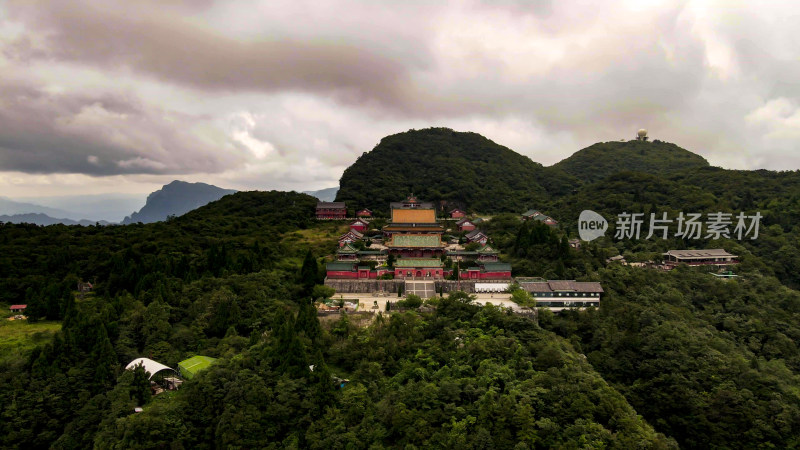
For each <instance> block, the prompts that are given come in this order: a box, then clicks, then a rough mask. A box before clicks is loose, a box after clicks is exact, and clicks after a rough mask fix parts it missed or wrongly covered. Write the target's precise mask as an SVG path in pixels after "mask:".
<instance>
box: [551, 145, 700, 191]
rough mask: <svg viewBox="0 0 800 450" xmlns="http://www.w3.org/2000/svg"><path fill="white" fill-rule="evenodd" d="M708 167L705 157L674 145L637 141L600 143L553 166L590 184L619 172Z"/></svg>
mask: <svg viewBox="0 0 800 450" xmlns="http://www.w3.org/2000/svg"><path fill="white" fill-rule="evenodd" d="M707 166H708V161H706V160H705V159H704V158H703V157H702V156H699V155H696V154H694V153H692V152H690V151H688V150H684V149H682V148H680V147H678V146H677V145H675V144H671V143H669V142H662V141H659V140H655V141H652V142H649V141H638V140H634V141H611V142H599V143H597V144H594V145H591V146H589V147H586V148H584V149H582V150H578V151H577V152H575V153H574V154H573V155H572V156H570V157H568V158H566V159H564V160H562V161H560V162H558V163H557V164H555V165H554V166H553V168H556V169H561V170H563V171H564V172H566V173H568V174H570V175H573V176H575V177H576V178H578V179H580V180H581V181H583V182H589V183H591V182H594V181H599V180H602V179H603V178H606V177H609V176H611V175H614V174H616V173H619V172H626V171H633V172H644V173H650V174H666V173H670V172H677V171H686V170H689V169H694V168H699V167H707Z"/></svg>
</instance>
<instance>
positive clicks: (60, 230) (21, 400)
mask: <svg viewBox="0 0 800 450" xmlns="http://www.w3.org/2000/svg"><path fill="white" fill-rule="evenodd" d="M598 145H600V144H598ZM636 145H647V146H651V147H646V148H645V155H643V156H642V155H640V156H641V158H640V159H643V160H644V162H645V163H646V164H643V165H641V164H640V165H639V167H633V168H632V167H628V166H629V165H630V164H629V163H624V162H620V161H619V160H618V159H619V158H618V155H617V154H614V153H613V152H609V153H602V154H599V155H598V156H596V157H594V163H595V164H596V165H597V166H599V167H608V168H610V169H609V170H614V171H615V172H613V175H614V176H612V177H610V178H609V177H607V178H605V179H603V180H601V181H597V182H594V183H592V182H590V180H587V181H586V182H585V183H579V182H577V180H576V179H575V178H572V175H568V174H567V173H566V169H565V168H563V167H560V166H557V167H551V168H543V167H541V166H539V165H537V164H535V163H532V162H531V161H530V160H529V159H527V158H525V157H523V156H520V155H517V154H515V153H514V152H512V151H511V150H508V149H506V148H505V147H501V146H499V145H497V144H494V143H492V142H491V141H488V140H486V139H484V138H482V137H480V136H479V135H477V134H473V133H455V132H453V131H451V130H444V129H431V130H422V131H411V132H408V133H401V134H400V135H394V136H390V137H387V138H385V139H384V140H383V141H382V142H381V144H379V146H378V147H376V150H373V151H372V152H370V153H367V154H365V155H364V156H362V158H361V159H360V160H359V162H357V163H356V164H354V166H353V167H351V168H350V169H348V172H346V174H345V175H346V176H344V177H343V180H345V179H349V180H350V181H349V182H347V183H343V185H342V188H343V189H344V187H345V185H349V186H350V187H351V188H354V187H356V186H357V185H358V183H362V184H363V186H361V187H358V188H357V189H354V190H352V191H351V194H352V193H353V192H355V193H358V195H360V196H361V197H358V199H357V198H347V197H345V198H344V199H346V200H347V201H348V202H356V203H355V204H351V205H350V207H351V208H353V207H360V206H367V207H370V208H371V209H376V210H377V209H380V208H385V207H386V205H387V204H388V202H389V201H395V200H397V199H399V198H402V197H403V196H404V195H407V194H408V193H409V192H410V191H411V190H413V191H414V193H415V194H417V195H418V196H419V197H421V198H424V199H426V200H427V199H430V200H439V201H448V202H451V203H453V202H464V205H463V206H466V207H467V208H468V209H475V210H479V211H484V210H485V211H495V212H497V211H503V210H506V211H512V212H514V213H502V212H501V213H498V214H494V216H493V217H492V219H491V220H490V221H488V222H486V223H484V224H483V225H482V227H483V228H484V230H485V231H486V232H487V234H488V235H489V236H491V239H492V241H493V242H492V246H493V247H494V248H496V249H497V250H498V251H500V252H501V257H502V260H503V261H507V262H510V263H511V264H512V267H513V274H514V275H515V276H532V277H545V278H548V279H574V280H578V281H598V282H600V283H601V285H602V287H603V289H604V293H603V296H602V300H601V304H600V305H601V306H600V308H598V309H587V310H583V311H567V312H564V313H562V314H559V315H554V314H553V313H551V312H550V311H549V310H544V309H543V310H540V311H539V316H538V321H537V320H533V319H532V318H529V317H522V316H518V315H515V314H512V313H511V312H509V311H505V310H501V309H499V308H497V307H493V306H486V307H482V306H479V305H477V304H475V303H474V302H473V301H472V299H471V298H470V297H469V296H468V295H466V294H464V293H453V294H452V295H450V296H445V297H443V298H438V299H434V300H432V301H430V302H429V303H428V304H427V306H428V307H429V309H430V310H428V311H426V312H420V311H408V312H394V313H393V314H392V315H391V316H384V315H381V316H377V317H376V318H375V319H374V320H373V321H371V322H368V323H367V322H365V325H363V326H356V325H355V322H356V319H355V318H351V316H347V315H342V316H333V317H326V318H325V319H324V320H322V321H320V320H319V319H318V318H317V315H316V312H315V310H314V308H313V307H312V306H311V302H310V298H309V297H310V295H312V293H313V292H315V289H314V287H315V285H317V284H319V283H320V282H321V281H322V273H321V271H322V262H323V261H324V260H325V259H326V258H327V259H328V260H329V259H330V256H331V255H332V253H333V252H334V251H335V249H336V245H337V243H336V239H337V237H338V236H339V234H340V233H341V232H342V229H343V228H346V225H345V224H343V223H341V222H318V221H316V220H314V219H313V215H314V206H315V204H316V202H317V199H316V198H314V197H311V196H309V195H304V194H298V193H287V192H275V191H273V192H239V193H236V194H233V195H229V196H226V197H223V198H222V199H220V200H218V201H216V202H213V203H210V204H208V205H206V206H204V207H201V208H199V209H197V210H195V211H192V212H189V213H187V214H186V215H184V216H181V217H178V218H173V219H170V220H167V221H165V222H159V223H152V224H136V225H127V226H110V227H98V226H88V227H79V226H64V225H53V226H48V227H40V226H35V225H25V224H9V223H0V304H2V305H10V304H19V303H26V304H27V305H28V310H27V311H26V314H28V315H29V317H30V320H29V321H28V322H23V321H19V322H14V323H13V324H12V323H9V324H4V325H3V326H0V329H3V330H5V334H4V336H5V337H4V339H2V340H3V342H2V344H3V346H2V347H3V348H2V350H3V351H2V355H0V356H2V357H0V383H2V385H3V389H2V390H0V418H2V420H0V447H2V448H50V447H53V448H93V447H97V448H228V447H238V448H281V447H291V448H459V449H460V448H519V449H524V448H626V449H627V448H678V447H683V448H758V447H766V448H796V447H798V446H800V439H798V436H800V394H798V393H799V392H800V292H798V290H797V289H798V288H799V287H800V275H798V274H800V240H798V239H797V234H798V233H800V226H798V225H797V224H798V223H799V222H798V219H800V172H796V171H795V172H773V171H730V170H724V169H719V168H712V167H707V166H706V165H705V164H702V165H701V164H699V163H698V164H697V165H696V167H688V168H685V169H683V170H672V169H668V170H660V169H658V167H660V166H659V165H658V163H657V161H659V157H657V156H655V155H650V154H649V153H647V152H648V151H649V150H651V149H653V148H656V147H658V146H669V144H663V143H657V142H654V143H648V144H636ZM643 148H644V147H643ZM436 149H440V150H439V151H436ZM579 153H580V152H579ZM679 153H680V152H676V154H679ZM392 155H394V156H392ZM481 155H483V156H481ZM440 157H441V158H442V159H439V158H440ZM582 157H583V156H582ZM375 158H377V160H373V159H375ZM404 158H405V159H404ZM448 158H449V159H448ZM697 158H699V157H691V156H690V157H689V159H691V160H693V161H695V162H697ZM662 159H663V158H662ZM365 160H366V161H367V162H366V163H365V162H364V161H365ZM376 161H377V162H376ZM409 161H410V162H409ZM468 161H469V163H468ZM498 161H501V162H498ZM446 162H449V164H446ZM623 166H624V167H625V168H622V167H623ZM667 166H668V167H669V165H667ZM387 167H388V168H387ZM401 167H411V168H413V171H412V172H413V173H412V172H409V171H408V170H406V171H404V172H403V171H400V168H401ZM633 169H636V170H633ZM657 169H658V170H657ZM648 172H652V173H648ZM370 174H373V175H375V174H378V175H380V176H372V177H370V176H369V175H370ZM437 174H438V176H437ZM348 177H349V178H348ZM498 178H499V179H500V182H499V183H500V184H499V185H498V184H497V183H495V179H498ZM461 179H468V180H469V183H468V184H460V183H462V181H459V180H461ZM403 183H411V185H403ZM415 183H419V184H415ZM379 185H380V186H383V189H381V188H379V187H377V186H379ZM430 186H434V187H430ZM498 186H500V187H499V188H498ZM525 186H533V188H531V190H530V191H526V190H525V189H524V188H525ZM455 187H457V190H453V189H455ZM390 188H391V189H395V190H394V191H391V192H388V191H387V190H388V189H390ZM446 189H450V190H449V191H448V190H446ZM504 190H505V191H504ZM462 191H463V193H462V194H461V195H462V197H455V196H456V195H457V194H458V193H459V192H462ZM506 191H507V192H506ZM387 192H388V193H387ZM351 194H347V195H351ZM343 195H344V194H343ZM359 199H360V200H359ZM454 199H455V200H454ZM359 201H363V202H364V203H363V204H358V203H357V202H359ZM529 202H534V203H533V204H532V205H531V206H534V205H536V206H537V207H538V205H544V206H545V207H546V213H547V214H550V215H552V216H553V217H555V218H556V219H557V220H559V227H557V228H551V227H548V226H546V225H543V224H541V223H539V222H522V221H520V219H519V215H518V214H519V210H520V207H519V206H520V205H525V204H527V203H529ZM493 208H496V209H493ZM583 209H591V210H594V211H597V212H599V213H601V214H603V215H604V216H605V217H606V218H608V219H609V222H611V225H612V230H611V231H610V233H611V234H610V235H609V234H607V236H606V237H604V238H600V239H597V240H595V241H592V242H590V243H584V245H583V246H582V248H581V249H579V250H576V249H573V248H571V247H570V246H569V245H568V239H569V238H572V237H575V235H576V233H577V229H576V219H577V216H578V214H579V213H580V211H581V210H583ZM623 211H626V212H641V213H645V214H649V213H661V212H667V213H669V214H670V215H671V216H672V217H674V215H675V214H677V213H678V212H680V211H683V212H687V213H689V212H692V213H695V212H696V213H703V214H706V213H709V212H716V211H722V212H731V213H736V212H739V211H743V212H746V213H748V214H752V213H754V212H756V211H758V212H760V213H761V214H762V215H763V217H764V218H763V220H762V225H761V231H760V235H759V238H758V239H756V240H743V241H738V240H736V239H730V238H724V239H708V238H702V239H699V240H692V241H688V240H683V239H679V238H674V237H671V238H669V239H667V240H662V239H656V238H651V239H645V238H644V236H643V237H642V238H640V239H624V240H615V239H613V238H611V235H613V231H614V230H613V220H614V217H615V216H616V215H617V214H619V213H620V212H623ZM692 247H695V248H703V247H706V248H718V247H721V248H725V249H727V250H728V251H730V252H732V253H735V254H737V255H739V259H740V260H741V264H739V265H738V266H736V267H735V269H734V270H735V272H736V273H737V274H738V275H739V276H740V277H739V278H738V279H734V280H730V281H722V280H719V279H717V278H715V277H713V276H711V274H709V273H708V270H706V269H703V268H688V267H682V268H678V269H676V270H673V271H670V272H664V271H660V270H655V269H649V268H639V267H632V266H624V265H620V264H617V263H613V264H608V263H607V262H606V259H607V258H608V257H609V256H613V255H617V254H623V255H625V256H626V258H628V260H629V261H647V260H658V258H660V255H661V253H663V252H664V251H665V250H667V249H671V248H673V249H674V248H692ZM78 280H84V281H86V280H88V281H92V283H93V284H94V291H93V293H92V294H89V295H85V296H79V295H77V293H76V292H75V287H76V283H77V281H78ZM317 292H319V289H318V290H317ZM496 295H497V294H495V296H496ZM337 297H338V295H337ZM345 298H346V297H345ZM1 316H2V314H0V317H1ZM351 321H352V322H351ZM10 325H11V326H10ZM195 355H204V356H207V357H209V358H215V359H216V361H215V362H214V364H212V365H210V366H209V367H207V368H205V369H204V370H202V371H199V372H197V374H196V375H195V376H194V377H192V379H190V380H187V381H186V382H185V383H184V384H183V386H182V387H181V389H180V390H179V391H177V392H169V393H166V394H161V395H158V396H151V394H150V390H149V382H148V380H147V377H146V375H145V374H144V373H142V372H141V371H140V370H136V371H126V370H124V369H123V368H124V367H125V365H126V364H127V363H128V362H130V361H131V360H133V359H134V358H139V357H150V358H152V359H155V360H157V361H159V362H162V363H164V364H167V365H169V366H171V367H177V366H178V364H179V363H180V362H181V361H184V360H186V359H187V358H190V357H192V356H195ZM310 366H313V367H314V369H313V370H311V369H310ZM332 377H337V378H336V380H337V382H336V383H335V384H334V383H333V382H332ZM339 379H347V380H348V382H346V383H343V382H340V381H338V380H339ZM342 384H344V386H342ZM137 406H142V407H143V409H144V411H143V412H141V413H134V408H135V407H137Z"/></svg>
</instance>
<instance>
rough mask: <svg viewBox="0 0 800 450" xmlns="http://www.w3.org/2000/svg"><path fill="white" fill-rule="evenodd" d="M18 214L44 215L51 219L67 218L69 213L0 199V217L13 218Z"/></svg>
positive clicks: (3, 198)
mask: <svg viewBox="0 0 800 450" xmlns="http://www.w3.org/2000/svg"><path fill="white" fill-rule="evenodd" d="M18 214H46V215H48V216H50V217H51V218H52V217H67V216H69V212H67V211H65V210H63V209H58V208H50V207H47V206H42V205H37V204H35V203H27V202H18V201H15V200H11V199H9V198H6V197H0V215H3V216H14V215H18Z"/></svg>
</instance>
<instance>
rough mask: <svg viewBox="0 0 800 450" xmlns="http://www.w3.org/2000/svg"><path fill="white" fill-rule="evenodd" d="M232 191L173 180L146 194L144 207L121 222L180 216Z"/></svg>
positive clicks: (160, 219) (128, 222)
mask: <svg viewBox="0 0 800 450" xmlns="http://www.w3.org/2000/svg"><path fill="white" fill-rule="evenodd" d="M233 193H236V190H233V189H223V188H220V187H217V186H212V185H210V184H206V183H187V182H185V181H178V180H175V181H173V182H171V183H169V184H167V185H164V187H162V188H161V189H159V190H157V191H155V192H153V193H152V194H150V195H148V196H147V203H145V205H144V207H142V209H140V210H139V211H137V212H135V213H133V214H131V215H130V216H128V217H126V218H125V219H124V220H123V221H122V224H123V225H128V224H132V223H139V222H141V223H152V222H159V221H162V220H166V219H167V218H168V217H169V216H181V215H183V214H186V213H187V212H189V211H191V210H193V209H197V208H199V207H201V206H204V205H206V204H208V203H210V202H213V201H216V200H219V199H220V198H222V197H224V196H226V195H228V194H233Z"/></svg>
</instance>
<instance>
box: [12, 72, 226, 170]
mask: <svg viewBox="0 0 800 450" xmlns="http://www.w3.org/2000/svg"><path fill="white" fill-rule="evenodd" d="M0 106H1V107H0V168H2V170H4V171H21V172H28V173H85V174H91V175H111V174H123V173H194V172H219V171H221V170H224V169H226V168H228V167H231V166H235V165H237V164H238V163H240V162H241V156H240V155H239V154H237V153H235V152H230V151H227V152H226V151H225V149H224V148H219V147H215V146H213V145H209V144H208V143H207V142H203V140H202V139H199V138H197V137H196V136H195V135H194V134H193V132H192V130H193V127H196V126H197V124H198V123H202V118H197V117H185V116H181V115H178V114H174V113H166V112H164V111H160V110H157V109H152V108H149V107H145V106H143V105H142V104H141V103H139V102H138V101H137V100H136V99H135V98H131V97H128V96H125V95H121V94H116V93H112V94H109V93H92V94H89V93H83V94H82V93H75V92H70V93H65V94H54V93H48V92H45V91H43V90H40V89H37V88H36V87H33V86H31V85H26V84H22V83H16V84H12V83H8V82H0Z"/></svg>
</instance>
